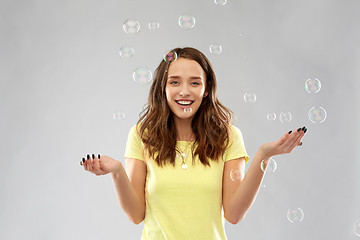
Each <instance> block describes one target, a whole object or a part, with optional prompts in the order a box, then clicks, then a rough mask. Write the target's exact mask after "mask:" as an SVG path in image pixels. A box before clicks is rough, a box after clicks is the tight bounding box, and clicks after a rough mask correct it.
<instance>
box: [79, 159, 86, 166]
mask: <svg viewBox="0 0 360 240" xmlns="http://www.w3.org/2000/svg"><path fill="white" fill-rule="evenodd" d="M84 162H85V158H82V161H80V165H81V166H84ZM84 167H85V166H84Z"/></svg>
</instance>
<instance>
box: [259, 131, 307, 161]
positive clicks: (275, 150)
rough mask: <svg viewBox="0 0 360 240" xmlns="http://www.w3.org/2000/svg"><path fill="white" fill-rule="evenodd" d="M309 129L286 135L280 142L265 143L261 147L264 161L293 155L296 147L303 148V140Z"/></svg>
mask: <svg viewBox="0 0 360 240" xmlns="http://www.w3.org/2000/svg"><path fill="white" fill-rule="evenodd" d="M306 131H307V128H305V127H303V128H299V129H297V130H296V131H295V132H293V133H291V132H292V131H290V132H288V133H285V134H284V135H283V136H282V137H281V138H280V139H279V140H277V141H275V142H271V143H265V144H263V145H262V146H261V147H260V150H261V152H262V154H263V156H264V159H266V158H270V157H272V156H275V155H281V154H285V153H291V152H292V150H293V149H294V148H295V147H296V146H301V145H302V142H300V140H301V138H302V137H303V136H304V134H305V133H306Z"/></svg>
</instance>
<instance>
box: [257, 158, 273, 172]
mask: <svg viewBox="0 0 360 240" xmlns="http://www.w3.org/2000/svg"><path fill="white" fill-rule="evenodd" d="M260 167H261V170H262V171H263V172H272V173H273V172H275V170H276V168H277V163H276V161H275V160H274V159H273V158H266V159H264V160H262V161H261V164H260Z"/></svg>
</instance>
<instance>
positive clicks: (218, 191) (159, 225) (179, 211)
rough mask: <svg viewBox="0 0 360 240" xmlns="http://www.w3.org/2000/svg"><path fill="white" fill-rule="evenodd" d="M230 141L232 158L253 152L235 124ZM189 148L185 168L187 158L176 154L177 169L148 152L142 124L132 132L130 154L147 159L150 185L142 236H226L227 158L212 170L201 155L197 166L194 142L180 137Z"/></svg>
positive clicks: (180, 239) (221, 239)
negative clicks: (138, 130) (224, 192)
mask: <svg viewBox="0 0 360 240" xmlns="http://www.w3.org/2000/svg"><path fill="white" fill-rule="evenodd" d="M231 130H232V131H231V135H230V139H231V140H230V142H232V143H233V144H231V145H229V147H228V149H227V151H226V152H225V153H224V155H223V160H224V161H225V162H226V161H228V160H231V159H235V158H240V157H245V161H246V163H247V162H248V161H249V156H248V155H247V153H246V150H245V146H244V141H243V137H242V133H241V131H240V130H239V129H238V128H237V127H235V126H233V125H231ZM189 143H190V146H189V147H188V148H187V149H186V151H185V153H186V158H185V163H186V164H187V165H188V168H187V169H185V170H184V169H183V168H182V167H181V166H182V159H181V158H176V164H175V167H174V166H173V165H172V164H170V163H167V164H166V165H165V166H163V168H161V167H159V166H158V165H157V163H156V162H155V160H153V159H150V158H149V156H148V154H146V153H145V151H144V148H143V147H144V146H143V143H142V141H141V139H140V137H139V135H138V134H137V133H136V125H134V126H133V127H132V128H131V129H130V131H129V136H128V140H127V144H126V150H125V158H134V159H139V160H142V161H145V163H146V164H147V175H146V185H145V199H146V200H145V201H146V213H145V219H144V229H143V232H142V237H141V240H165V239H166V240H192V239H194V240H225V239H227V237H226V234H225V228H224V225H225V218H224V211H223V208H222V180H223V169H224V161H222V160H219V163H217V162H215V161H210V165H211V168H209V166H207V167H206V168H205V166H204V165H203V164H202V163H201V162H200V160H199V158H198V155H197V156H195V165H193V164H192V157H191V155H192V154H191V144H192V143H193V142H187V141H177V145H176V146H177V147H178V148H179V149H180V151H182V150H184V149H185V148H186V147H187V146H188V145H189Z"/></svg>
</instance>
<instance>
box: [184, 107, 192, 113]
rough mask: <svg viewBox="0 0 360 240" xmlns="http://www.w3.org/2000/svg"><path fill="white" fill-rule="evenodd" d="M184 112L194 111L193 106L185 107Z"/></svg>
mask: <svg viewBox="0 0 360 240" xmlns="http://www.w3.org/2000/svg"><path fill="white" fill-rule="evenodd" d="M184 112H186V113H191V112H192V108H191V107H189V108H184Z"/></svg>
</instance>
